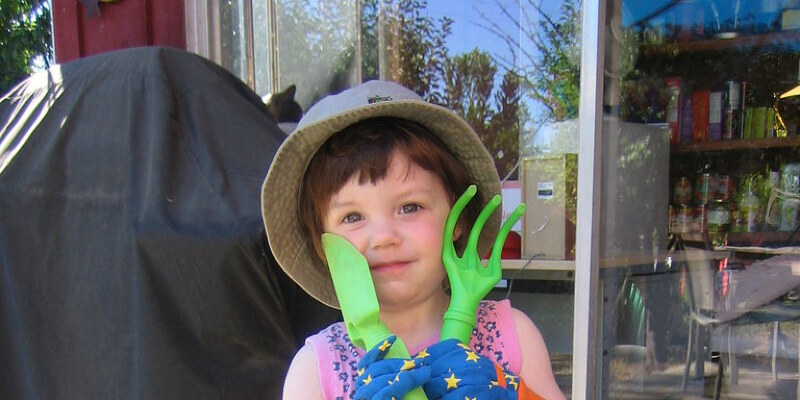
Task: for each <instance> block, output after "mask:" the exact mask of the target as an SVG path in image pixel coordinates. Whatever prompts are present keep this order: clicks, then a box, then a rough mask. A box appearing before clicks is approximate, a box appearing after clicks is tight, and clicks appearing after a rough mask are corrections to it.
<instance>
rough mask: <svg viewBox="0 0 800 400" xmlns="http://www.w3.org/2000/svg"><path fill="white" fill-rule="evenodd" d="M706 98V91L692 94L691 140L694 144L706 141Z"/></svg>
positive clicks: (707, 92) (707, 95) (707, 94)
mask: <svg viewBox="0 0 800 400" xmlns="http://www.w3.org/2000/svg"><path fill="white" fill-rule="evenodd" d="M708 97H709V91H708V90H697V91H695V92H693V93H692V140H693V141H695V142H705V141H706V140H708Z"/></svg>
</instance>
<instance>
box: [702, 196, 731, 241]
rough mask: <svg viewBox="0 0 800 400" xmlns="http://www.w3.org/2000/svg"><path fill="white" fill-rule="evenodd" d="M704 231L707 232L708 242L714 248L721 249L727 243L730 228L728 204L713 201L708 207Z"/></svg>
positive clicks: (723, 201) (721, 201)
mask: <svg viewBox="0 0 800 400" xmlns="http://www.w3.org/2000/svg"><path fill="white" fill-rule="evenodd" d="M706 218H707V220H706V229H707V230H708V240H709V241H710V242H711V245H712V246H714V247H722V246H725V245H726V244H727V243H728V232H729V231H730V228H731V212H730V210H729V209H728V202H727V201H725V200H714V201H712V202H711V204H709V206H708V215H707V217H706Z"/></svg>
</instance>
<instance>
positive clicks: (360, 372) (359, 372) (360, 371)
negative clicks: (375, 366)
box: [357, 368, 366, 376]
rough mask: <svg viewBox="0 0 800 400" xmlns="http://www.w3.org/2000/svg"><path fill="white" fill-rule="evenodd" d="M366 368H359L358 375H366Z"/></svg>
mask: <svg viewBox="0 0 800 400" xmlns="http://www.w3.org/2000/svg"><path fill="white" fill-rule="evenodd" d="M365 370H366V368H361V369H360V370H358V371H357V372H358V376H361V375H364V371H365Z"/></svg>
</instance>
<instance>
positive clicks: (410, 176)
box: [323, 151, 450, 309]
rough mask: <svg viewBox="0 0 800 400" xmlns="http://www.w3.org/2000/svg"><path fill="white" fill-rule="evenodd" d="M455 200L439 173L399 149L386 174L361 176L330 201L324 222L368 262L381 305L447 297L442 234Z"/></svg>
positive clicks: (328, 229) (399, 304)
mask: <svg viewBox="0 0 800 400" xmlns="http://www.w3.org/2000/svg"><path fill="white" fill-rule="evenodd" d="M449 211H450V203H449V201H448V198H447V193H446V192H445V188H444V185H443V184H442V182H441V180H440V179H439V177H437V176H436V175H434V174H432V173H431V172H429V171H426V170H424V169H422V168H421V167H419V166H418V165H417V164H415V163H414V162H413V161H411V160H410V159H409V158H408V157H407V156H406V155H405V154H403V153H402V152H397V151H396V152H394V153H392V156H391V163H390V166H389V170H388V171H387V173H386V177H385V178H384V179H383V180H381V181H378V182H377V183H375V184H374V185H373V184H372V183H370V182H365V183H363V184H359V183H358V176H355V175H354V176H353V177H351V178H350V180H349V181H348V182H347V183H346V184H345V185H344V186H343V187H342V188H341V189H340V190H339V191H338V192H336V193H335V194H334V195H333V196H332V197H331V200H330V203H329V207H328V213H327V215H326V216H325V218H324V221H323V225H324V229H325V231H326V232H330V233H335V234H337V235H340V236H343V237H345V238H346V239H347V240H348V241H350V242H351V243H352V244H353V245H355V247H356V248H357V249H358V250H359V251H360V252H361V254H362V255H364V257H365V258H366V259H367V262H368V263H369V267H370V271H371V273H372V280H373V282H374V283H375V290H376V292H377V295H378V301H379V302H380V304H381V309H391V308H392V307H393V306H395V307H406V306H408V305H409V303H417V302H421V301H424V300H427V299H430V298H431V297H432V296H445V294H444V291H443V290H442V281H443V279H444V278H445V270H444V267H443V265H442V234H443V232H444V224H445V221H446V219H447V214H448V213H449Z"/></svg>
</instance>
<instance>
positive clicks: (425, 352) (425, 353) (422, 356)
mask: <svg viewBox="0 0 800 400" xmlns="http://www.w3.org/2000/svg"><path fill="white" fill-rule="evenodd" d="M428 356H430V354H428V349H425V350H422V351H420V352H419V354H417V358H425V357H428Z"/></svg>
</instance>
